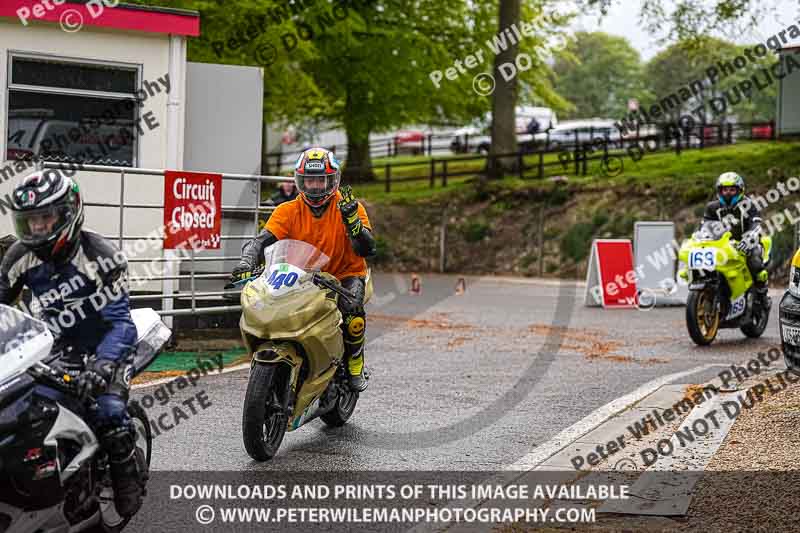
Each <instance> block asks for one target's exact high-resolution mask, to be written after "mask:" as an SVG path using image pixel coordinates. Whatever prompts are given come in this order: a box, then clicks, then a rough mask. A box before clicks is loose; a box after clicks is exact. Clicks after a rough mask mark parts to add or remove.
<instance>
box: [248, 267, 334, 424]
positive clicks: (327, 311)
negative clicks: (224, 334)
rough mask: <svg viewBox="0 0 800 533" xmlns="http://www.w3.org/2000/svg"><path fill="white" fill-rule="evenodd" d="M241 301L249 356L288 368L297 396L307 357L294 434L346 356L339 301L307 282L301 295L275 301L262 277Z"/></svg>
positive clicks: (294, 417) (297, 402) (296, 407)
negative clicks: (337, 305)
mask: <svg viewBox="0 0 800 533" xmlns="http://www.w3.org/2000/svg"><path fill="white" fill-rule="evenodd" d="M241 302H242V318H241V319H240V321H239V327H240V328H241V331H242V338H243V340H244V344H245V346H246V348H247V350H248V353H249V355H250V356H252V357H253V360H254V361H258V362H262V363H278V362H280V363H285V364H288V365H289V366H290V367H291V369H292V373H291V382H292V390H293V391H295V390H297V384H298V383H297V380H298V377H299V375H300V368H301V366H302V364H303V356H302V352H303V351H304V352H305V355H306V357H307V360H308V373H307V377H306V378H305V379H304V381H303V384H302V386H301V388H300V391H299V392H298V393H297V400H296V402H295V407H294V412H293V415H292V417H291V418H290V419H289V429H290V430H291V429H295V428H294V427H293V422H294V421H295V420H296V419H297V417H298V416H300V415H302V414H303V412H304V411H305V410H306V408H307V407H308V406H309V405H310V404H311V403H312V402H313V401H314V400H315V399H317V398H319V397H320V396H321V395H322V393H323V392H324V391H325V389H326V387H327V386H328V382H330V380H331V379H332V378H333V376H334V375H335V373H336V368H337V366H338V364H339V362H340V361H341V359H342V355H343V354H344V343H343V340H342V333H341V330H340V329H339V326H340V324H341V323H342V315H341V313H340V312H339V310H338V308H337V307H336V296H335V295H334V294H331V293H329V292H328V291H326V290H320V289H319V288H318V287H317V286H316V285H314V284H313V283H311V282H310V281H306V282H304V283H301V284H300V285H299V286H298V289H297V290H295V291H292V292H289V293H286V294H283V295H281V296H278V297H273V296H272V294H271V293H270V292H269V290H268V289H267V287H266V285H265V284H264V280H263V278H259V279H257V280H255V281H253V282H252V283H249V284H248V285H247V286H246V287H245V288H244V290H243V291H242V296H241ZM299 347H302V350H300V349H299Z"/></svg>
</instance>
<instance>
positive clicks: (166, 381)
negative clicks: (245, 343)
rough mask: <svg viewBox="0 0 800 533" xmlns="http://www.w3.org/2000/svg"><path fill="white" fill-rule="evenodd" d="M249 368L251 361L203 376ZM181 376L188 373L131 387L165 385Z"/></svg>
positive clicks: (143, 387) (142, 387)
mask: <svg viewBox="0 0 800 533" xmlns="http://www.w3.org/2000/svg"><path fill="white" fill-rule="evenodd" d="M248 368H250V363H242V364H241V365H236V366H229V367H228V368H223V369H222V372H209V373H208V374H206V375H205V376H203V377H206V378H207V377H209V376H218V375H220V374H227V373H229V372H238V371H240V370H247V369H248ZM179 377H186V374H180V375H179V376H171V377H168V378H162V379H157V380H155V381H148V382H147V383H137V384H136V385H133V386H132V387H131V389H133V390H136V389H146V388H147V387H155V386H157V385H163V384H164V383H169V382H170V381H174V380H176V379H177V378H179Z"/></svg>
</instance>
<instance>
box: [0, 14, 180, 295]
mask: <svg viewBox="0 0 800 533" xmlns="http://www.w3.org/2000/svg"><path fill="white" fill-rule="evenodd" d="M182 40H183V41H184V44H183V46H181V47H180V48H181V49H180V54H181V57H180V64H179V66H178V68H180V69H181V73H180V75H178V76H171V77H170V78H171V79H170V83H171V93H172V92H174V95H173V106H177V108H178V109H177V117H178V124H177V128H173V129H172V130H173V131H175V129H179V130H180V135H179V138H178V139H171V140H170V139H168V135H167V131H168V127H167V120H168V119H167V115H168V113H167V95H166V93H165V91H162V92H161V93H158V94H156V95H155V96H153V97H148V98H147V101H146V103H145V106H144V107H143V108H141V110H140V112H139V116H142V115H143V114H144V113H146V112H148V111H151V112H152V114H153V116H154V117H155V118H156V120H157V122H158V126H157V127H155V129H153V130H148V128H147V127H146V126H143V128H144V134H143V135H140V136H139V139H138V141H139V145H138V149H137V153H138V165H137V166H138V167H140V168H150V169H163V168H165V167H167V166H168V163H169V162H170V161H169V160H168V142H172V143H177V152H175V151H174V150H173V156H172V158H173V160H174V159H176V157H177V164H176V165H175V167H177V168H176V169H178V170H180V169H181V168H182V166H183V142H182V136H183V127H184V101H185V85H183V86H180V84H182V83H184V82H183V80H185V63H186V56H185V54H186V46H185V39H182ZM10 51H19V52H35V53H41V54H47V55H52V56H54V57H65V58H73V59H90V60H97V61H110V62H121V63H129V64H134V65H140V66H141V69H142V71H141V72H142V73H141V78H142V80H141V81H142V82H143V81H144V80H148V81H151V82H156V83H158V82H157V80H158V78H161V77H163V76H164V75H165V74H167V73H168V72H169V68H170V36H169V35H161V34H150V33H133V32H124V31H111V30H104V29H101V28H93V27H84V28H83V29H82V30H81V31H79V32H77V33H67V32H64V31H62V30H61V29H60V27H59V26H58V25H57V24H47V23H39V24H36V23H33V24H31V25H30V26H28V27H25V26H22V25H21V24H19V23H14V21H10V20H5V19H0V130H2V132H3V134H2V135H0V159H5V155H6V146H5V144H6V123H5V121H6V120H7V118H6V117H7V102H6V99H7V95H8V94H7V91H8V79H7V78H8V57H9V52H10ZM173 77H176V78H178V80H173V79H172V78H173ZM173 116H176V115H173ZM176 154H177V155H176ZM5 164H7V162H3V165H5ZM75 178H76V179H77V180H78V183H79V184H80V186H81V189H82V191H83V194H84V201H86V202H109V203H118V202H119V199H120V180H119V174H116V173H114V174H111V173H98V172H87V171H80V172H78V174H77V175H76V176H75ZM18 180H19V176H16V177H15V178H14V180H9V181H8V182H4V183H0V197H3V196H4V195H5V194H6V193H8V192H10V191H11V190H12V188H13V187H14V185H15V182H16V181H18ZM163 189H164V180H163V177H162V176H138V175H129V176H126V182H125V195H124V203H126V204H131V203H145V204H157V205H159V206H163V202H164V194H163ZM162 216H163V215H162V209H127V210H126V212H125V222H124V233H125V234H126V235H147V234H150V233H151V232H153V231H154V230H156V229H157V228H159V227H160V226H161V224H162ZM86 227H87V228H89V229H93V230H95V231H97V232H99V233H102V234H104V235H114V236H116V235H118V234H119V229H120V228H119V212H118V209H117V208H116V207H114V208H102V207H87V208H86ZM12 232H13V229H12V224H11V220H10V218H9V217H8V216H5V217H0V236H2V235H6V234H8V233H12ZM131 244H133V243H131ZM126 248H127V247H126ZM135 255H136V254H135V253H133V252H132V251H131V252H129V256H135ZM156 255H158V256H160V255H161V252H160V251H158V252H155V253H154V251H153V250H149V253H147V252H145V253H144V254H143V256H144V257H154V256H156ZM137 270H139V269H134V271H133V272H132V274H133V275H136V274H137V272H136V271H137ZM140 288H142V287H140ZM146 288H148V289H151V288H159V287H154V286H153V285H152V284H151V285H148V286H147V287H146Z"/></svg>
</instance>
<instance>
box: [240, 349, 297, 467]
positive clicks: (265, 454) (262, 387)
mask: <svg viewBox="0 0 800 533" xmlns="http://www.w3.org/2000/svg"><path fill="white" fill-rule="evenodd" d="M276 378H277V376H276V366H275V365H274V364H266V363H256V364H255V365H253V368H252V369H251V370H250V380H249V381H248V383H247V393H246V394H245V398H244V409H243V412H242V436H243V437H244V447H245V449H246V450H247V454H248V455H250V457H252V458H253V459H255V460H256V461H268V460H270V459H272V458H273V457H274V456H275V454H276V453H278V448H279V447H280V445H281V442H282V441H283V436H284V434H285V433H286V424H287V418H288V417H287V416H286V406H285V405H283V403H282V400H281V396H282V395H281V394H279V393H278V387H280V386H281V384H280V381H281V380H280V379H276Z"/></svg>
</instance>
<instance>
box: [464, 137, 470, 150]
mask: <svg viewBox="0 0 800 533" xmlns="http://www.w3.org/2000/svg"><path fill="white" fill-rule="evenodd" d="M464 152H465V153H469V133H465V134H464Z"/></svg>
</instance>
